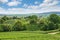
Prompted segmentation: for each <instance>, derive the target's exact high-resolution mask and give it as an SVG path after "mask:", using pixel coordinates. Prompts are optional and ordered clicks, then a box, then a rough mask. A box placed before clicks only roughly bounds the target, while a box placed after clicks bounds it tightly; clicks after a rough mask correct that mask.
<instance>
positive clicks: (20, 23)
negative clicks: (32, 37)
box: [0, 14, 60, 32]
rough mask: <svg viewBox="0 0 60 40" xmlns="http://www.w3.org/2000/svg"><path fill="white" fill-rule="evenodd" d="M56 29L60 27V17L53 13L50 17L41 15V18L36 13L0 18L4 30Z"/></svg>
mask: <svg viewBox="0 0 60 40" xmlns="http://www.w3.org/2000/svg"><path fill="white" fill-rule="evenodd" d="M10 18H11V19H10ZM18 18H19V19H18ZM8 24H9V25H8ZM56 29H60V17H59V16H58V15H56V14H51V15H50V16H49V17H39V18H38V17H37V16H36V15H32V16H28V17H16V16H14V17H7V16H3V17H2V18H1V19H0V31H4V32H5V31H25V30H27V31H28V30H29V31H36V30H42V31H49V30H56Z"/></svg>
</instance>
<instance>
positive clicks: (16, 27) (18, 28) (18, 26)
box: [13, 21, 26, 31]
mask: <svg viewBox="0 0 60 40" xmlns="http://www.w3.org/2000/svg"><path fill="white" fill-rule="evenodd" d="M13 30H14V31H23V30H26V27H25V26H23V25H22V23H21V22H20V21H17V22H16V23H15V24H14V26H13Z"/></svg>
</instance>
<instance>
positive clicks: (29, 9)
mask: <svg viewBox="0 0 60 40" xmlns="http://www.w3.org/2000/svg"><path fill="white" fill-rule="evenodd" d="M15 1H16V0H15ZM15 1H14V2H15ZM12 4H13V3H11V4H10V6H17V4H15V3H14V4H15V5H12ZM57 4H59V1H58V0H44V1H43V3H42V4H40V5H38V6H34V5H30V6H28V5H27V4H24V5H23V7H26V9H24V8H9V9H8V10H5V9H3V8H0V14H1V13H2V14H27V13H43V12H53V11H59V12H60V7H59V6H57Z"/></svg>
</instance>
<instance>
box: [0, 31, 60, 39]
mask: <svg viewBox="0 0 60 40" xmlns="http://www.w3.org/2000/svg"><path fill="white" fill-rule="evenodd" d="M0 40H60V34H46V33H44V32H39V31H36V32H31V31H30V32H29V31H28V32H27V31H24V32H22V31H21V32H0Z"/></svg>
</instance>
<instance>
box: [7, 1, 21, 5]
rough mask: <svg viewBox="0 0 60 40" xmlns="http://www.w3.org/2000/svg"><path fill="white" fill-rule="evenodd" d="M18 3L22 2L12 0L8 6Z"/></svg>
mask: <svg viewBox="0 0 60 40" xmlns="http://www.w3.org/2000/svg"><path fill="white" fill-rule="evenodd" d="M18 4H21V2H19V1H17V0H12V1H11V2H8V4H7V5H8V6H17V5H18Z"/></svg>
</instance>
